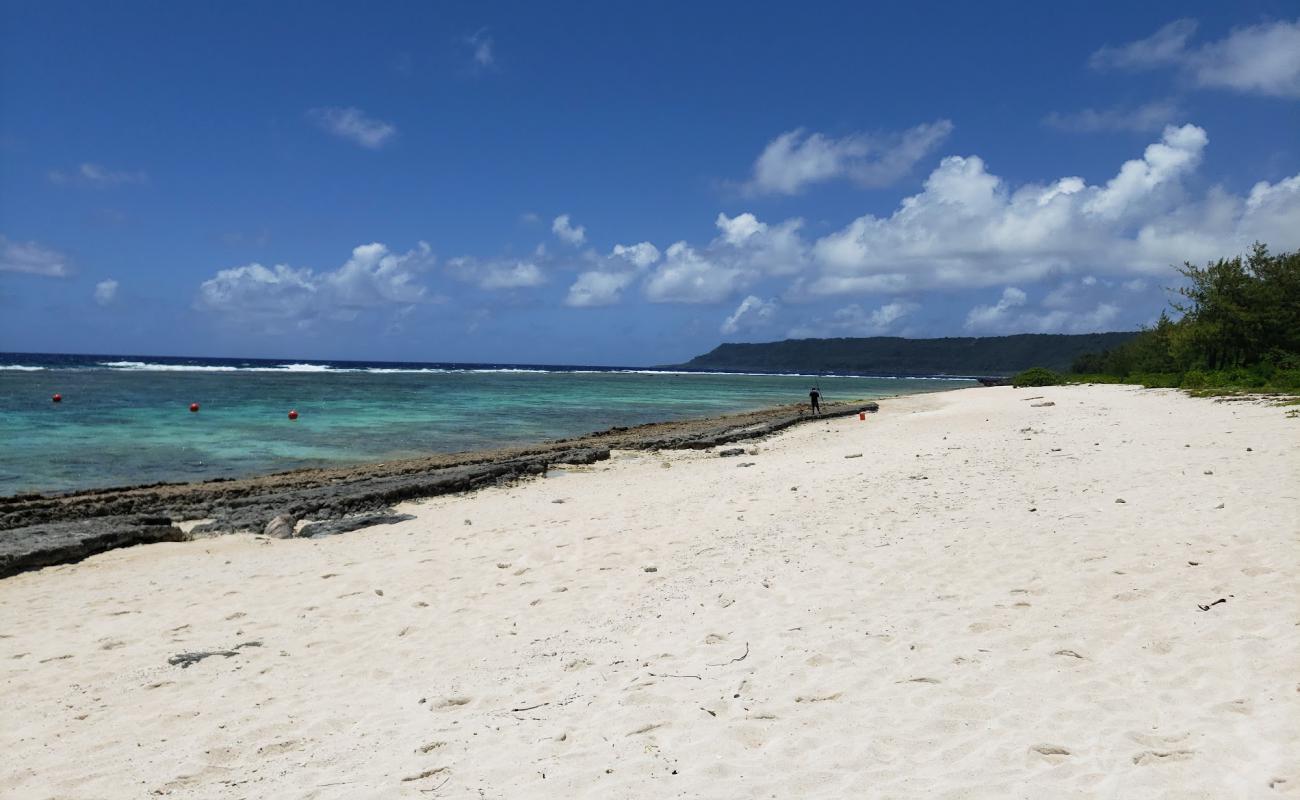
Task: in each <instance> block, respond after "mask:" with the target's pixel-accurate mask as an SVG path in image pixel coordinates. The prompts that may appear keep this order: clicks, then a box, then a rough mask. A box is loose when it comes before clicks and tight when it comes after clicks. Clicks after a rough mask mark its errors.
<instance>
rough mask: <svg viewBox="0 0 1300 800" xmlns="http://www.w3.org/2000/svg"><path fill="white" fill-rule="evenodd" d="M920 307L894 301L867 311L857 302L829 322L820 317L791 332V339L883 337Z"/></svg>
mask: <svg viewBox="0 0 1300 800" xmlns="http://www.w3.org/2000/svg"><path fill="white" fill-rule="evenodd" d="M918 308H920V305H918V304H917V303H913V302H911V301H908V300H891V301H890V302H888V303H885V304H884V305H882V306H880V307H879V308H875V309H872V310H867V309H865V308H863V307H862V306H860V305H858V304H857V303H853V304H851V305H847V306H844V307H843V308H839V309H836V310H835V311H834V312H833V313H832V314H831V316H830V318H829V319H824V318H822V317H816V318H814V319H812V320H811V321H808V322H805V323H803V324H802V325H798V326H796V327H794V328H792V329H790V334H789V335H790V338H792V339H809V338H815V337H819V336H881V335H883V334H886V333H889V332H890V330H891V329H892V328H893V327H894V323H896V322H899V321H901V320H902V319H903V318H904V317H906V316H908V315H909V314H911V313H912V312H914V311H916V310H917V309H918Z"/></svg>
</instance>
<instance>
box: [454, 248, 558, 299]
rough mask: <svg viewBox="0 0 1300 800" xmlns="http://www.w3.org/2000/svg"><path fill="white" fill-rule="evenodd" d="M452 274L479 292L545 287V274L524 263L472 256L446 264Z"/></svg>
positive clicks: (518, 260) (535, 265) (536, 266)
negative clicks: (475, 287)
mask: <svg viewBox="0 0 1300 800" xmlns="http://www.w3.org/2000/svg"><path fill="white" fill-rule="evenodd" d="M447 265H448V266H449V267H450V268H451V273H452V275H453V276H455V277H456V278H458V279H460V280H462V281H465V282H467V283H473V284H475V285H477V286H478V287H479V288H480V289H486V290H488V291H495V290H501V289H529V288H532V287H534V286H541V285H542V284H544V283H546V273H545V272H543V271H542V268H541V267H539V266H538V265H537V264H536V263H535V262H533V261H528V260H525V259H489V260H480V259H477V258H473V257H470V256H463V257H460V258H453V259H451V260H450V261H448V262H447Z"/></svg>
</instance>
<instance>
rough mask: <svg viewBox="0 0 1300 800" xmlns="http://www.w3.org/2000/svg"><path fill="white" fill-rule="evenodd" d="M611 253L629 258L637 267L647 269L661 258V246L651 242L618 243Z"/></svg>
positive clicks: (618, 256) (617, 256)
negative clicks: (658, 246)
mask: <svg viewBox="0 0 1300 800" xmlns="http://www.w3.org/2000/svg"><path fill="white" fill-rule="evenodd" d="M610 255H612V256H614V257H616V258H622V259H625V260H627V261H628V262H630V263H631V264H632V265H633V266H635V267H636V268H637V269H645V268H646V267H648V266H650V265H651V264H653V263H655V262H656V261H658V260H659V248H657V247H655V246H654V245H652V244H650V243H649V242H638V243H637V244H631V245H622V244H616V245H614V249H613V250H612V251H611V252H610Z"/></svg>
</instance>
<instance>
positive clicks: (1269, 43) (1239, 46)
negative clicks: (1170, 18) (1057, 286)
mask: <svg viewBox="0 0 1300 800" xmlns="http://www.w3.org/2000/svg"><path fill="white" fill-rule="evenodd" d="M1195 31H1196V22H1195V21H1194V20H1189V19H1182V20H1177V21H1175V22H1171V23H1169V24H1168V25H1165V26H1164V27H1163V28H1161V29H1160V30H1158V31H1156V32H1155V33H1154V34H1153V35H1151V36H1149V37H1147V38H1146V39H1141V40H1139V41H1136V42H1131V43H1129V44H1126V45H1122V46H1119V47H1110V46H1107V47H1103V48H1101V49H1100V50H1098V51H1097V52H1095V53H1093V54H1092V57H1091V59H1090V60H1089V63H1090V64H1091V65H1092V66H1094V67H1096V68H1099V69H1129V70H1137V69H1153V68H1156V67H1173V68H1176V69H1179V70H1181V71H1182V72H1183V73H1184V74H1185V75H1186V76H1187V77H1188V78H1190V79H1191V81H1192V82H1193V83H1195V84H1196V85H1198V86H1202V87H1207V88H1219V89H1230V90H1233V91H1238V92H1244V93H1249V94H1262V95H1271V96H1275V97H1300V19H1297V20H1295V21H1293V22H1292V21H1285V20H1283V21H1278V22H1266V23H1261V24H1258V25H1251V26H1247V27H1244V28H1234V29H1233V30H1232V31H1231V32H1229V34H1228V35H1227V36H1226V37H1224V38H1223V39H1220V40H1217V41H1213V42H1208V43H1206V44H1202V45H1200V46H1199V47H1193V46H1190V45H1189V43H1188V42H1189V40H1190V39H1191V37H1192V34H1193V33H1195Z"/></svg>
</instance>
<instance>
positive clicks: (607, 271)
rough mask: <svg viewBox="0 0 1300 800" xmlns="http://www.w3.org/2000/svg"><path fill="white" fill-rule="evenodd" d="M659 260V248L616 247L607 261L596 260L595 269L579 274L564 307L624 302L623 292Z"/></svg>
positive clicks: (642, 245)
mask: <svg viewBox="0 0 1300 800" xmlns="http://www.w3.org/2000/svg"><path fill="white" fill-rule="evenodd" d="M659 257H660V253H659V248H657V247H655V246H654V245H653V244H651V243H650V242H639V243H637V244H632V245H623V244H616V245H614V249H613V250H611V251H610V253H609V256H608V257H607V258H604V259H596V260H597V261H598V264H597V267H596V268H595V269H592V270H588V271H586V272H583V273H581V274H579V275H578V277H577V279H576V280H574V282H573V285H572V286H570V287H569V293H568V294H567V295H566V296H565V298H564V304H565V305H567V306H573V307H575V308H592V307H595V306H608V305H613V304H615V303H617V302H619V300H621V299H622V295H623V290H624V289H626V288H627V287H628V286H629V285H630V284H631V283H632V282H633V281H635V280H636V279H637V277H638V276H639V275H640V274H641V273H643V272H644V271H645V270H646V269H647V268H649V267H650V266H651V265H653V264H654V263H655V262H657V261H658V260H659Z"/></svg>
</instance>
